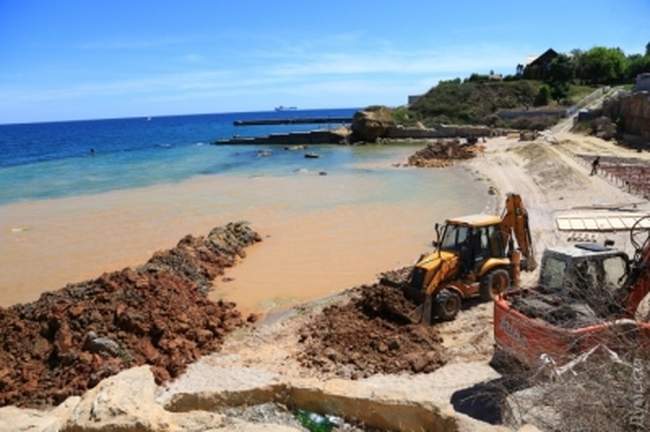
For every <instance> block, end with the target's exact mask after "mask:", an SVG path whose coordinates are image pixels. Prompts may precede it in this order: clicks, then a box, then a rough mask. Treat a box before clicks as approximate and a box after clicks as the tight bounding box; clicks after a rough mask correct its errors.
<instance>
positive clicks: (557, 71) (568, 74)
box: [546, 54, 576, 83]
mask: <svg viewBox="0 0 650 432" xmlns="http://www.w3.org/2000/svg"><path fill="white" fill-rule="evenodd" d="M575 69H576V68H575V64H574V63H573V60H571V58H570V57H569V56H567V55H565V54H560V55H559V56H557V57H555V58H554V59H553V60H552V61H551V64H550V65H549V69H548V74H547V77H546V79H547V81H550V82H563V83H565V82H569V81H571V80H573V78H575V75H576V70H575Z"/></svg>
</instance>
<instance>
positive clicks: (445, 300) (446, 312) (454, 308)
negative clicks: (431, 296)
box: [433, 289, 461, 321]
mask: <svg viewBox="0 0 650 432" xmlns="http://www.w3.org/2000/svg"><path fill="white" fill-rule="evenodd" d="M460 302H461V299H460V295H458V293H457V292H456V291H453V290H450V289H443V290H441V291H440V292H439V293H438V295H437V296H436V298H435V302H434V306H433V307H434V312H435V315H436V316H437V317H438V319H441V320H443V321H452V320H453V319H454V318H456V315H457V314H458V311H459V310H460Z"/></svg>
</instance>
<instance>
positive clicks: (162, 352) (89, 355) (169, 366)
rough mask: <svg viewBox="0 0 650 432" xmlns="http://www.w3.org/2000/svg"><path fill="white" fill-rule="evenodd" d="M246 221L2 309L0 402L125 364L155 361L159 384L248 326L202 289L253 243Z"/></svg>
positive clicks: (78, 384) (71, 390) (48, 396)
mask: <svg viewBox="0 0 650 432" xmlns="http://www.w3.org/2000/svg"><path fill="white" fill-rule="evenodd" d="M260 240H261V239H260V237H259V235H258V234H257V233H256V232H254V231H253V230H252V229H251V228H250V227H248V226H247V225H246V224H245V223H241V222H240V223H231V224H228V225H227V226H225V227H218V228H215V229H213V230H212V231H211V232H210V233H209V235H208V236H207V237H192V236H187V237H185V238H183V239H182V240H181V241H180V242H179V243H178V245H177V246H176V247H175V248H173V249H171V250H168V251H164V252H158V253H156V254H155V255H154V256H153V257H152V258H151V259H150V260H149V261H148V262H147V263H146V264H145V265H143V266H141V267H139V268H136V269H131V268H127V269H124V270H121V271H117V272H113V273H107V274H104V275H102V276H101V277H99V278H98V279H94V280H89V281H85V282H81V283H77V284H71V285H67V286H66V287H64V288H63V289H61V290H58V291H55V292H50V293H45V294H43V295H42V296H41V297H40V299H39V300H37V301H35V302H33V303H28V304H19V305H15V306H12V307H10V308H8V309H3V308H0V329H2V331H1V332H0V406H3V405H9V404H17V405H23V406H24V405H30V406H34V405H43V404H55V403H59V402H61V401H63V400H64V399H65V398H67V397H68V396H70V395H74V394H81V393H83V392H84V391H85V390H86V389H88V388H91V387H93V386H94V385H96V384H97V383H98V382H99V381H100V380H102V379H103V378H106V377H107V376H110V375H113V374H115V373H117V372H119V371H120V370H122V369H125V368H128V367H132V366H136V365H141V364H151V365H153V371H154V374H155V375H156V379H157V380H158V381H159V382H161V381H165V380H167V379H169V378H170V377H175V376H177V375H178V374H179V373H181V372H182V371H183V370H184V368H185V367H186V365H187V364H188V363H190V362H192V361H194V360H196V359H197V358H198V357H199V356H201V355H202V354H205V353H209V352H211V351H214V350H216V349H218V348H219V347H220V345H221V343H222V341H223V338H224V335H225V334H227V333H228V332H230V331H232V330H234V329H235V328H237V327H239V326H242V325H244V324H245V322H244V320H243V319H242V317H241V315H240V313H239V312H238V311H237V310H235V305H234V304H233V303H225V302H221V301H220V302H212V301H210V300H208V298H207V297H206V295H205V292H206V290H207V289H208V288H209V286H210V285H211V281H212V279H214V278H215V277H216V276H217V275H220V274H222V273H223V269H224V268H226V267H230V266H232V265H234V264H235V262H236V259H237V257H238V256H240V257H243V256H244V250H243V249H244V248H245V247H246V246H249V245H251V244H253V243H255V242H258V241H260Z"/></svg>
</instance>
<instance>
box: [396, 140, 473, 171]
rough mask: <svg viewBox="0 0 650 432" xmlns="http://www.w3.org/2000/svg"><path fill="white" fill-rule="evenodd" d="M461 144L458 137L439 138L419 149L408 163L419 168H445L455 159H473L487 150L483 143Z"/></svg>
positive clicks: (410, 157)
mask: <svg viewBox="0 0 650 432" xmlns="http://www.w3.org/2000/svg"><path fill="white" fill-rule="evenodd" d="M472 142H473V144H469V143H468V144H461V141H460V140H459V139H457V138H455V139H450V140H443V139H440V140H437V141H435V142H434V143H431V144H428V145H427V146H426V147H425V148H423V149H421V150H418V151H417V152H415V153H414V154H412V155H411V156H409V159H408V165H410V166H415V167H419V168H444V167H448V166H451V165H452V164H453V163H454V161H457V160H463V159H471V158H473V157H475V156H476V155H477V154H478V153H481V152H483V151H484V150H485V147H484V146H482V145H478V144H476V142H475V141H474V140H473V141H472Z"/></svg>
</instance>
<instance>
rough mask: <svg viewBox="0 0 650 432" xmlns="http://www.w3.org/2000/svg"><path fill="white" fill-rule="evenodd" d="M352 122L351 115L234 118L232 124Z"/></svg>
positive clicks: (268, 124) (270, 124) (264, 124)
mask: <svg viewBox="0 0 650 432" xmlns="http://www.w3.org/2000/svg"><path fill="white" fill-rule="evenodd" d="M346 123H352V117H302V118H300V117H298V118H281V119H252V120H235V121H234V122H233V123H232V124H233V125H234V126H272V125H292V124H346Z"/></svg>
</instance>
